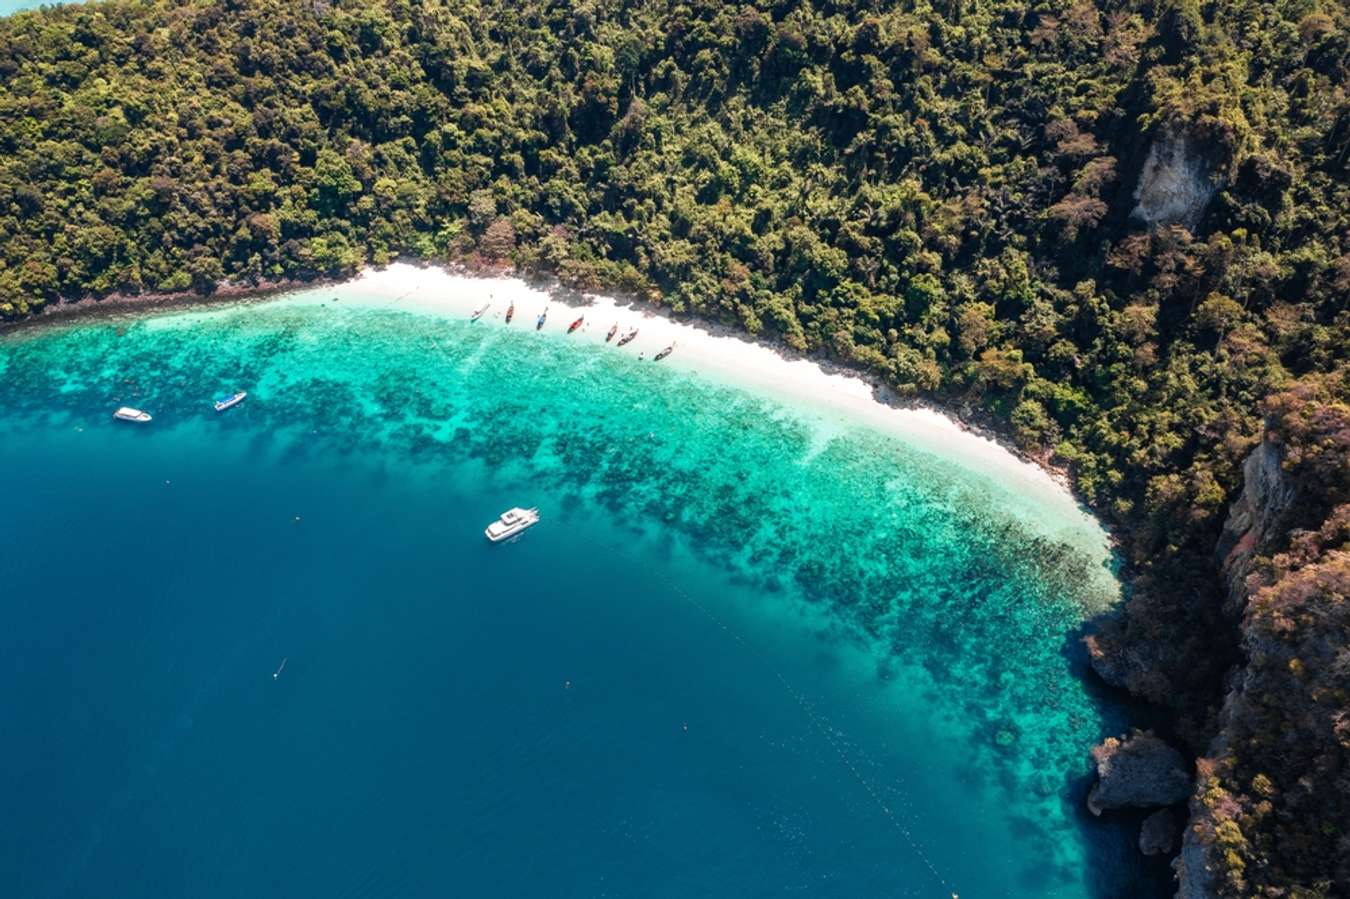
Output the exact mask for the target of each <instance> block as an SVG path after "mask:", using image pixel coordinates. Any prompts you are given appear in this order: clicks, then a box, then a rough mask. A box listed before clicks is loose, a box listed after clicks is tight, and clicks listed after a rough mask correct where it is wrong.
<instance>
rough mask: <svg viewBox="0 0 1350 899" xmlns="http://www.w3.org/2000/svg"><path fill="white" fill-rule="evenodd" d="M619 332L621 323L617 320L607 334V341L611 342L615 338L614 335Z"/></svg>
mask: <svg viewBox="0 0 1350 899" xmlns="http://www.w3.org/2000/svg"><path fill="white" fill-rule="evenodd" d="M618 333H619V323H618V322H615V323H614V327H612V328H610V329H609V333H608V334H606V335H605V343H609V342H610V341H611V340H613V339H614V335H615V334H618Z"/></svg>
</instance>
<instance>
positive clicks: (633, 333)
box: [619, 328, 638, 346]
mask: <svg viewBox="0 0 1350 899" xmlns="http://www.w3.org/2000/svg"><path fill="white" fill-rule="evenodd" d="M637 331H638V329H637V328H634V329H633V330H631V331H629V332H628V333H627V334H625V335H623V336H622V337H620V338H619V346H623V345H624V344H625V343H629V342H630V341H632V340H633V339H634V338H635V337H637Z"/></svg>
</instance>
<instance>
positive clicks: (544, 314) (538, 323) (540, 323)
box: [534, 306, 548, 331]
mask: <svg viewBox="0 0 1350 899" xmlns="http://www.w3.org/2000/svg"><path fill="white" fill-rule="evenodd" d="M547 318H548V307H547V306H545V307H544V311H543V312H541V313H539V317H538V318H536V319H535V320H534V329H535V330H536V331H538V330H539V329H540V328H542V327H544V320H545V319H547Z"/></svg>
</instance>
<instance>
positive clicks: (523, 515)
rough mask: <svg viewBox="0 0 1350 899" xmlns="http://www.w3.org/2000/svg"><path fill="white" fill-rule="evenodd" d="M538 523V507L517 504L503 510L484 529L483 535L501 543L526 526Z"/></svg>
mask: <svg viewBox="0 0 1350 899" xmlns="http://www.w3.org/2000/svg"><path fill="white" fill-rule="evenodd" d="M538 523H539V510H538V509H522V508H520V507H519V506H517V507H516V508H514V509H507V510H506V511H505V512H503V513H502V514H501V517H500V518H498V519H497V520H496V521H494V522H492V524H490V525H488V526H487V528H486V529H484V531H483V535H484V536H486V537H487V538H488V539H489V540H491V541H492V542H493V543H501V542H502V541H503V540H510V539H511V538H512V537H514V536H516V535H517V534H519V533H521V532H523V531H524V530H525V529H526V528H528V527H531V526H533V525H536V524H538Z"/></svg>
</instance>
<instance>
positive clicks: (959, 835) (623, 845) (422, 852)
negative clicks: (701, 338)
mask: <svg viewBox="0 0 1350 899" xmlns="http://www.w3.org/2000/svg"><path fill="white" fill-rule="evenodd" d="M518 324H521V323H520V322H519V321H518ZM235 387H244V388H247V389H248V390H249V391H250V397H249V399H248V400H247V401H246V402H245V403H244V404H243V405H241V406H240V407H238V408H236V409H233V410H231V411H229V412H227V413H226V414H224V415H219V416H217V415H215V414H214V413H213V412H212V410H211V408H210V405H209V400H210V398H211V397H213V396H215V395H216V394H218V393H220V392H222V391H225V390H228V389H230V388H235ZM124 403H126V404H130V405H134V406H138V407H140V408H144V409H147V410H149V411H151V412H152V413H153V414H154V415H155V421H154V422H153V423H152V424H151V425H149V426H145V427H136V426H130V425H121V426H119V425H118V424H117V423H114V422H113V421H111V420H110V418H109V413H110V411H111V410H112V409H113V408H115V407H116V406H118V405H120V404H124ZM0 471H3V472H4V473H5V478H6V487H5V493H4V500H3V502H4V506H3V507H2V508H0V546H3V547H4V548H5V551H4V553H3V555H2V556H0V585H3V593H2V594H0V613H3V615H4V618H5V620H6V621H7V623H8V625H7V627H6V628H4V629H3V631H2V632H0V683H3V684H4V685H5V686H4V688H3V689H4V691H5V694H4V696H5V698H4V699H3V701H0V733H3V734H5V735H6V738H5V741H4V761H5V763H4V764H3V765H0V791H3V794H4V795H5V796H6V797H7V808H8V809H9V811H10V814H7V815H5V816H3V819H2V820H0V870H3V871H5V872H8V874H7V876H6V879H7V881H8V882H9V884H10V887H11V889H8V890H6V893H7V894H9V895H19V896H41V897H46V896H94V895H99V896H106V895H126V896H146V895H166V896H167V895H181V896H187V895H191V896H199V897H213V896H221V897H225V896H239V895H254V896H297V895H331V896H372V897H383V896H432V895H437V896H440V895H446V894H452V893H453V894H458V895H467V896H486V895H492V896H672V897H675V896H680V897H684V896H770V895H784V894H787V895H797V894H805V895H816V896H867V895H874V896H882V895H884V896H916V897H917V896H925V897H926V896H932V897H946V896H949V895H950V894H951V893H952V892H959V893H960V894H961V896H962V897H966V899H970V897H979V896H1008V897H1077V896H1141V895H1149V894H1152V893H1157V892H1159V889H1158V883H1157V881H1156V880H1154V879H1153V878H1152V876H1151V875H1148V874H1145V873H1143V872H1142V871H1141V869H1140V868H1139V866H1138V865H1137V863H1136V853H1135V851H1134V850H1133V848H1132V847H1131V846H1130V839H1131V836H1132V833H1131V832H1130V831H1129V830H1128V828H1127V827H1126V826H1124V825H1121V824H1111V823H1102V822H1095V821H1087V820H1085V819H1084V816H1083V814H1082V813H1081V811H1080V809H1081V807H1082V796H1083V792H1084V789H1085V783H1084V778H1085V777H1086V775H1087V774H1088V756H1087V750H1088V749H1089V747H1090V746H1091V745H1092V743H1093V742H1094V741H1095V740H1097V739H1099V738H1100V737H1101V736H1103V735H1104V734H1107V733H1110V732H1114V731H1118V730H1119V729H1121V728H1122V727H1124V726H1125V724H1126V720H1125V717H1126V716H1125V714H1124V712H1123V711H1122V710H1120V709H1118V708H1112V707H1110V706H1108V705H1106V704H1105V703H1104V702H1103V701H1102V699H1101V698H1100V697H1096V696H1093V695H1091V694H1090V693H1089V692H1088V688H1087V687H1086V685H1085V681H1084V680H1083V679H1082V677H1081V675H1082V670H1083V669H1082V660H1081V659H1080V658H1079V657H1078V655H1077V649H1076V636H1075V632H1076V629H1077V628H1078V627H1079V625H1080V624H1081V621H1082V619H1083V617H1084V614H1085V611H1084V605H1085V603H1087V602H1088V601H1089V600H1088V598H1087V597H1086V596H1085V593H1086V591H1087V590H1088V588H1087V587H1086V586H1085V585H1086V584H1088V583H1089V582H1090V581H1091V579H1092V578H1093V577H1094V575H1095V573H1096V572H1097V571H1099V569H1100V565H1101V564H1102V560H1101V559H1094V558H1091V557H1090V556H1087V555H1085V554H1083V553H1082V552H1080V551H1076V550H1073V549H1071V548H1069V547H1068V546H1066V545H1065V544H1062V543H1059V542H1057V541H1055V540H1053V539H1049V538H1047V537H1046V536H1044V534H1042V533H1039V532H1038V531H1037V530H1036V529H1035V528H1034V527H1032V526H1030V525H1028V524H1027V523H1026V522H1025V521H1024V520H1022V519H1020V518H1018V517H1017V516H1013V515H1011V514H1008V513H1006V512H1004V511H1003V510H1002V509H1001V508H1000V506H999V504H998V503H997V502H996V499H995V498H996V496H997V493H996V492H995V491H992V490H991V487H990V483H989V479H988V478H987V477H986V476H985V475H984V474H982V473H980V472H973V471H967V470H964V469H961V468H958V467H956V466H953V465H951V464H949V463H946V462H944V461H943V460H942V459H940V458H937V457H935V456H933V455H930V454H927V453H925V452H922V451H920V450H918V449H916V448H914V447H911V446H908V445H906V444H905V443H902V442H900V441H899V440H897V439H895V438H893V437H888V436H884V435H882V434H879V433H877V432H873V431H869V430H866V429H864V428H862V427H858V428H856V429H843V430H839V429H835V430H834V431H832V432H830V433H829V434H828V435H822V432H821V430H820V429H819V428H818V426H817V424H816V423H815V422H814V421H813V420H812V419H811V418H810V417H809V416H806V415H803V414H799V413H798V412H795V411H794V410H792V409H789V408H787V407H785V406H783V405H781V404H780V403H777V402H774V401H771V400H769V399H766V398H764V397H760V396H756V395H753V394H751V393H747V392H744V391H742V390H738V389H736V388H734V387H731V386H727V385H722V384H717V383H714V382H712V381H709V380H706V379H704V378H702V377H700V376H698V375H696V374H693V373H690V372H685V371H681V370H679V369H677V368H674V367H670V366H666V365H653V364H651V363H649V362H647V363H644V362H639V361H637V360H636V359H634V358H632V357H631V356H629V355H625V354H623V353H620V352H617V351H615V350H613V349H612V348H604V347H597V346H594V345H590V344H581V343H578V342H575V341H569V340H568V339H567V338H565V337H562V336H561V335H558V334H550V333H543V334H536V333H534V332H532V331H529V330H527V329H526V327H524V326H521V327H518V328H517V329H514V330H508V329H506V328H504V327H501V326H500V325H492V324H487V323H480V324H478V325H470V324H468V323H467V322H464V321H458V320H447V319H442V318H437V317H435V316H428V315H425V314H417V313H412V312H404V311H399V310H396V309H384V310H377V309H363V308H358V307H357V305H353V304H350V303H344V304H341V305H339V304H336V303H325V302H323V301H322V298H321V296H320V295H319V294H309V295H306V296H301V297H298V298H293V299H282V300H277V301H268V302H263V303H256V304H251V305H245V306H234V307H224V308H217V309H213V310H209V311H198V312H181V313H175V314H168V315H159V316H155V317H148V318H139V319H136V318H128V319H117V320H103V321H92V322H88V323H83V324H79V325H72V326H61V327H54V328H47V329H43V330H39V331H31V332H23V333H18V334H14V335H10V336H8V337H4V338H0ZM518 503H519V504H530V505H538V506H539V507H540V508H541V510H542V513H543V516H544V520H543V522H542V523H541V524H540V525H539V526H538V527H536V528H535V529H533V530H532V531H530V532H529V533H528V534H527V535H525V537H524V538H522V539H521V540H519V541H518V542H516V543H513V544H509V545H502V546H491V545H489V544H487V542H486V541H485V540H483V538H482V528H483V526H484V525H485V524H486V523H487V522H488V521H490V520H491V519H493V518H494V517H495V516H496V515H497V514H498V513H499V512H500V511H501V510H502V509H504V508H506V507H508V506H511V505H515V504H518ZM1048 530H1053V529H1048ZM283 660H285V664H284V668H282V669H281V671H280V674H279V676H278V677H276V678H274V677H273V673H274V672H275V671H276V670H277V669H278V666H279V665H281V664H282V661H283Z"/></svg>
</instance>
